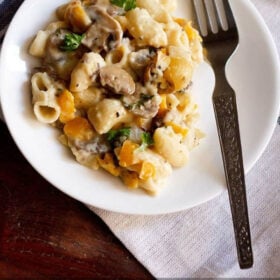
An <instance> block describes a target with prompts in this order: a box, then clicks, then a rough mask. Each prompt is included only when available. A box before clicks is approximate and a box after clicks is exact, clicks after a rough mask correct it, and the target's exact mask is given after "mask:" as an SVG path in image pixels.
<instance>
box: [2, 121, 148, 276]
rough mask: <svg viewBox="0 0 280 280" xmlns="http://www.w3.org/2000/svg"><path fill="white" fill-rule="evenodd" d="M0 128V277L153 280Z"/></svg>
mask: <svg viewBox="0 0 280 280" xmlns="http://www.w3.org/2000/svg"><path fill="white" fill-rule="evenodd" d="M0 133H1V134H0V135H1V137H0V279H2V278H10V279H11V278H13V279H14V278H17V279H19V278H25V279H28V278H33V279H38V278H46V279H48V278H54V277H55V278H56V279H58V278H65V279H70V278H80V279H85V278H88V279H92V278H95V279H96V278H109V279H110V278H114V279H116V278H121V279H123V278H126V279H140V278H141V279H152V276H151V275H150V274H149V273H148V272H147V271H146V270H145V268H143V267H142V265H141V264H139V263H138V262H137V261H136V259H135V258H134V257H133V256H132V255H131V254H130V253H129V252H128V251H127V250H126V248H125V247H124V246H123V245H122V244H121V243H120V242H119V240H118V239H117V238H116V237H115V236H114V235H113V234H112V233H111V232H110V230H109V229H108V227H107V226H106V225H105V224H104V223H103V222H102V221H101V219H100V218H99V217H97V216H96V215H95V214H94V213H92V212H91V211H89V210H88V209H87V208H86V207H85V206H84V205H83V204H81V203H79V202H77V201H75V200H73V199H72V198H69V197H68V196H66V195H65V194H63V193H62V192H60V191H58V190H57V189H56V188H54V187H53V186H52V185H50V184H49V183H48V182H47V181H45V180H44V179H43V178H42V177H41V176H40V175H39V174H38V173H37V172H36V171H35V170H34V169H33V168H32V167H31V166H30V165H29V163H28V162H27V161H26V160H25V159H24V158H23V156H22V155H21V153H20V152H19V150H18V149H17V147H16V145H15V144H14V142H13V140H12V138H11V137H10V135H9V132H8V130H7V128H6V126H5V124H3V123H2V122H1V121H0Z"/></svg>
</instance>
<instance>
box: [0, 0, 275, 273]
mask: <svg viewBox="0 0 280 280" xmlns="http://www.w3.org/2000/svg"><path fill="white" fill-rule="evenodd" d="M21 2H23V1H22V0H0V42H1V39H2V35H3V34H4V32H5V30H6V26H7V24H8V23H9V22H10V20H11V17H12V16H13V14H14V13H15V11H16V9H17V8H18V7H19V5H20V4H21ZM252 2H253V3H254V4H255V5H256V7H257V9H258V10H259V11H260V13H261V14H262V16H263V17H264V19H265V21H266V23H267V25H268V27H269V29H270V31H271V32H272V35H273V37H274V39H275V41H276V45H277V48H278V51H279V53H280V30H279V25H280V17H279V13H280V1H279V0H266V1H263V0H252ZM0 117H1V111H0ZM276 122H277V120H275V123H276ZM279 147H280V121H279V125H278V126H277V127H276V130H275V133H274V135H273V137H272V139H271V141H270V144H269V146H268V147H267V149H266V151H265V152H264V154H263V155H262V157H261V159H260V160H259V161H258V162H257V164H256V165H255V167H254V168H253V169H252V170H251V172H250V173H249V174H248V175H247V177H246V183H247V196H248V197H249V198H250V203H249V215H250V222H251V234H252V243H253V250H254V267H253V268H252V269H249V270H240V269H239V266H238V262H237V256H236V247H235V240H234V232H233V226H232V220H231V212H230V207H229V202H228V194H227V192H224V193H223V194H221V195H220V196H219V197H217V198H215V199H213V200H211V201H209V202H207V203H205V204H203V205H200V206H197V207H195V208H192V209H189V210H186V211H182V212H179V213H175V214H168V215H159V216H140V215H138V216H134V215H133V216H132V215H124V214H118V213H113V212H109V211H104V210H101V209H97V208H94V207H90V206H89V208H90V209H91V210H92V211H93V212H95V213H96V214H97V215H99V216H100V217H101V218H102V219H103V221H104V222H105V223H106V224H107V225H108V226H109V228H110V229H111V230H112V232H113V233H114V234H115V235H116V236H117V237H118V238H119V239H120V240H121V241H122V242H123V244H124V245H125V246H126V247H127V248H128V249H129V250H130V251H131V252H132V254H133V255H134V256H135V257H136V258H137V259H138V260H139V261H140V262H141V263H142V264H143V265H144V266H145V267H146V268H147V269H148V270H149V271H150V272H151V273H152V275H153V276H155V277H156V278H219V277H240V278H245V277H254V278H273V277H279V276H280V219H279V217H280V172H279V170H280V157H279V155H280V153H279V151H280V149H279Z"/></svg>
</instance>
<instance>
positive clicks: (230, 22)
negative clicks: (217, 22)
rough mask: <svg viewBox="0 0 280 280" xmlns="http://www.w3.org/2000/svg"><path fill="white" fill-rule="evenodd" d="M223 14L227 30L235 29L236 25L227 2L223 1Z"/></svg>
mask: <svg viewBox="0 0 280 280" xmlns="http://www.w3.org/2000/svg"><path fill="white" fill-rule="evenodd" d="M223 4H224V12H225V14H226V19H227V24H228V29H235V28H236V23H235V19H234V16H233V13H232V10H231V7H230V4H229V1H228V0H223Z"/></svg>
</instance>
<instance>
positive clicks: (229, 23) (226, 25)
mask: <svg viewBox="0 0 280 280" xmlns="http://www.w3.org/2000/svg"><path fill="white" fill-rule="evenodd" d="M192 5H193V9H194V14H195V19H196V25H197V26H196V27H197V28H198V30H199V32H200V35H201V36H202V37H203V41H204V42H205V43H206V42H211V41H215V40H217V37H219V38H223V37H224V36H225V37H227V38H229V37H232V36H231V35H230V32H228V31H231V32H232V33H233V34H232V35H235V34H234V33H237V30H236V24H235V20H234V16H233V14H232V11H231V7H230V4H229V0H192Z"/></svg>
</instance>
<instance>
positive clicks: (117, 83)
mask: <svg viewBox="0 0 280 280" xmlns="http://www.w3.org/2000/svg"><path fill="white" fill-rule="evenodd" d="M99 76H100V83H101V85H102V86H103V87H108V88H109V89H110V90H112V91H113V92H114V93H116V94H123V95H130V94H133V93H134V92H135V83H134V81H133V79H132V77H131V76H130V75H129V74H128V73H127V72H126V71H125V70H123V69H122V68H120V67H117V66H114V65H110V66H105V67H102V68H101V69H100V71H99Z"/></svg>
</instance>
